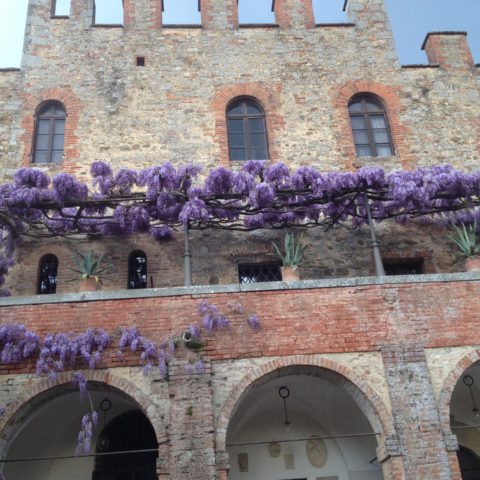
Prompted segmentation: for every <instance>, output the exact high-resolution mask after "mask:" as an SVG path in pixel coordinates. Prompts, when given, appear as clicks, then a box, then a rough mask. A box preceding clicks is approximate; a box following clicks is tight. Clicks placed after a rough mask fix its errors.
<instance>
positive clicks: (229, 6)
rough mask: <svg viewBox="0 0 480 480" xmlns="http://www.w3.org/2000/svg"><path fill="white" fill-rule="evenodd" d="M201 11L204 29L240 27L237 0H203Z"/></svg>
mask: <svg viewBox="0 0 480 480" xmlns="http://www.w3.org/2000/svg"><path fill="white" fill-rule="evenodd" d="M200 11H201V14H202V27H203V29H204V30H229V29H237V28H238V6H237V0H201V2H200Z"/></svg>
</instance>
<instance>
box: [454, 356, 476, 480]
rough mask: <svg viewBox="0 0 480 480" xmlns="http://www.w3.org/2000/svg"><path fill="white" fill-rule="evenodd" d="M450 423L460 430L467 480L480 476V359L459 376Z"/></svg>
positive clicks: (462, 465) (461, 462)
mask: <svg viewBox="0 0 480 480" xmlns="http://www.w3.org/2000/svg"><path fill="white" fill-rule="evenodd" d="M450 426H451V429H452V432H453V433H455V434H456V436H457V439H458V443H459V450H458V452H457V457H458V463H459V466H460V471H461V473H462V479H463V480H477V479H478V478H480V363H475V364H473V365H472V366H471V367H470V368H468V369H467V370H466V371H465V372H464V373H463V375H462V376H461V377H460V378H459V380H458V382H457V384H456V385H455V388H454V389H453V394H452V400H451V403H450Z"/></svg>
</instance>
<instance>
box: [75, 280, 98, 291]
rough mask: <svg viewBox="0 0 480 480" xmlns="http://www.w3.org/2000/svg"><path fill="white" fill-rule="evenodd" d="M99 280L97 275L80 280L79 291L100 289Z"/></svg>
mask: <svg viewBox="0 0 480 480" xmlns="http://www.w3.org/2000/svg"><path fill="white" fill-rule="evenodd" d="M98 284H99V282H98V280H97V279H96V278H95V277H87V278H85V280H80V285H79V287H78V291H79V292H94V291H95V290H97V289H98Z"/></svg>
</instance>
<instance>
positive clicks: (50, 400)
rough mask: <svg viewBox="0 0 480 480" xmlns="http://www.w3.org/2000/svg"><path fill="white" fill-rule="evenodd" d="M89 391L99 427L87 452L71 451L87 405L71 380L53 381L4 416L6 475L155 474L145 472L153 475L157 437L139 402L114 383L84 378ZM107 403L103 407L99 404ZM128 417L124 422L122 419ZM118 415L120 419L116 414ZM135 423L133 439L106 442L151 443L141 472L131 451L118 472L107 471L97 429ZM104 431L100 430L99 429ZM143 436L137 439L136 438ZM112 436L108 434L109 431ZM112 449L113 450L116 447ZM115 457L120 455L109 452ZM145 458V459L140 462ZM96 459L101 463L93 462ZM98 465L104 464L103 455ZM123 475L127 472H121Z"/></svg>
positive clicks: (80, 479) (118, 429)
mask: <svg viewBox="0 0 480 480" xmlns="http://www.w3.org/2000/svg"><path fill="white" fill-rule="evenodd" d="M88 391H89V395H90V399H91V402H92V405H93V408H94V409H95V410H96V411H97V412H98V413H99V419H98V428H97V429H96V431H94V433H93V437H92V449H91V453H92V454H91V455H90V456H83V457H78V458H76V457H75V448H76V445H77V436H78V432H79V429H80V426H81V422H82V417H83V416H84V415H85V413H88V412H90V411H91V406H90V401H89V399H86V400H85V401H84V402H82V403H81V402H79V399H78V396H79V393H78V390H75V389H74V388H73V386H72V385H71V384H63V385H59V386H56V387H54V388H51V389H49V390H47V391H46V392H43V393H41V394H39V395H37V396H36V397H34V398H33V399H32V400H30V401H29V402H27V404H25V405H23V406H22V407H21V408H20V409H19V410H18V411H17V413H16V415H15V416H14V418H12V420H11V421H10V422H9V427H8V431H9V437H10V438H9V441H8V443H7V445H6V448H5V451H6V452H7V453H6V456H5V457H6V460H7V461H6V462H5V464H4V467H3V474H4V477H5V480H14V479H19V478H22V479H29V480H64V479H65V478H68V479H69V480H88V479H92V480H93V479H94V480H111V479H112V478H115V480H117V479H120V480H123V479H124V478H125V479H128V480H137V479H138V478H142V480H143V479H145V480H150V479H152V480H153V478H156V477H154V476H152V475H151V474H150V476H148V474H145V472H152V471H153V475H155V468H156V458H157V457H158V443H157V441H156V436H155V431H154V430H153V427H152V425H151V423H150V421H149V420H148V418H147V417H146V415H145V414H144V413H143V411H142V409H141V407H140V406H139V404H138V403H137V402H136V401H135V400H133V399H132V398H131V397H130V396H128V395H127V394H125V393H124V392H122V391H121V390H119V389H117V388H113V387H111V386H108V385H106V384H103V383H97V382H89V388H88ZM105 399H107V400H108V402H104V403H103V405H104V406H105V405H107V406H109V408H104V409H103V410H102V408H101V404H102V402H103V401H104V400H105ZM126 418H127V419H128V421H127V422H125V419H126ZM117 419H119V420H117ZM132 420H134V421H135V422H137V423H138V425H137V426H136V429H137V430H138V429H140V430H142V431H141V432H140V431H137V433H136V435H134V436H132V438H133V439H134V441H133V442H130V441H128V440H127V441H123V439H122V438H119V439H116V440H115V441H112V442H110V445H111V447H113V448H116V447H118V446H120V447H121V448H123V449H124V450H134V449H135V450H141V449H145V448H148V449H151V450H152V449H155V452H153V454H152V453H150V455H148V456H147V457H146V456H145V454H141V455H142V460H143V467H144V468H143V467H142V472H144V476H142V477H139V476H138V474H137V473H136V472H137V470H138V468H137V466H138V462H136V460H132V458H133V456H134V454H130V455H127V457H128V458H127V459H128V461H129V462H128V465H127V464H125V465H124V467H125V469H124V472H123V475H124V476H122V477H116V476H115V477H112V476H108V475H107V474H108V473H109V470H108V468H102V461H100V462H99V461H98V459H99V458H100V456H99V455H98V454H99V453H106V452H108V453H112V452H113V450H112V448H110V446H107V448H106V449H104V450H106V452H101V450H102V449H101V448H98V447H99V434H100V433H101V432H102V433H104V434H108V432H109V431H111V432H113V433H114V434H115V435H117V436H118V435H120V436H125V435H131V434H132V426H131V421H132ZM104 436H105V435H104ZM138 437H144V439H145V440H144V441H141V442H140V443H139V442H138V441H136V440H135V439H138ZM111 438H112V439H113V436H112V437H111ZM115 451H116V450H115ZM113 457H117V458H120V456H116V455H113ZM145 462H146V463H145ZM97 464H100V468H98V469H97V468H96V467H97ZM103 465H104V466H105V465H107V467H108V461H107V462H104V463H103ZM125 475H126V476H125Z"/></svg>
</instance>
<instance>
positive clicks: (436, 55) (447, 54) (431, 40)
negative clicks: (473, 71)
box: [422, 32, 474, 70]
mask: <svg viewBox="0 0 480 480" xmlns="http://www.w3.org/2000/svg"><path fill="white" fill-rule="evenodd" d="M422 50H425V53H426V54H427V58H428V63H430V64H433V65H435V64H439V65H440V66H441V67H443V68H445V69H447V70H461V69H468V68H473V65H474V64H473V57H472V52H471V51H470V47H469V45H468V42H467V33H466V32H430V33H428V34H427V36H426V37H425V40H424V42H423V45H422Z"/></svg>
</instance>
